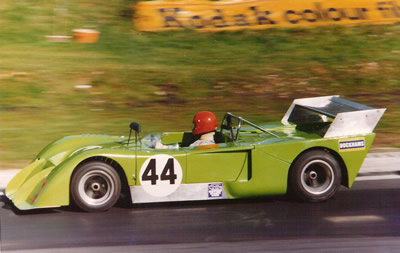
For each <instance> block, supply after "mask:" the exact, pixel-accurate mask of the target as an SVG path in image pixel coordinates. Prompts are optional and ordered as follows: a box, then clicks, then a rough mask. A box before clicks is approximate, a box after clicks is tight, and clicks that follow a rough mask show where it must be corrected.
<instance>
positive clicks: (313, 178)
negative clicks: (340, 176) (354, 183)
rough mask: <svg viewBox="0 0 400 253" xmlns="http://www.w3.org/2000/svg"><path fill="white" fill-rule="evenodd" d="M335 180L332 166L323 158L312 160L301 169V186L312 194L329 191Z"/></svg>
mask: <svg viewBox="0 0 400 253" xmlns="http://www.w3.org/2000/svg"><path fill="white" fill-rule="evenodd" d="M334 180H335V175H334V173H333V168H332V166H331V165H330V164H329V163H327V162H325V161H323V160H313V161H311V162H309V163H307V164H306V166H304V168H303V170H302V171H301V184H302V186H303V188H304V189H305V190H306V191H307V192H309V193H311V194H313V195H318V194H323V193H325V192H327V191H329V190H330V189H331V187H332V185H333V182H334Z"/></svg>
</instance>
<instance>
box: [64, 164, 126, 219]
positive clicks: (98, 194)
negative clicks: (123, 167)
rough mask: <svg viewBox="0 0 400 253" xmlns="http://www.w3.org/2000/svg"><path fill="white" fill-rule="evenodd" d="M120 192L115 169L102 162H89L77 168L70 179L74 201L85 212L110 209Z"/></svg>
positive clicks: (118, 178) (119, 181)
mask: <svg viewBox="0 0 400 253" xmlns="http://www.w3.org/2000/svg"><path fill="white" fill-rule="evenodd" d="M120 194H121V180H120V177H119V175H118V173H117V171H115V169H114V168H113V167H112V166H110V165H108V164H106V163H103V162H89V163H85V164H83V165H81V166H79V167H78V168H77V170H76V171H75V173H74V174H73V176H72V180H71V197H72V200H73V201H74V203H75V204H76V205H77V206H78V207H79V208H81V209H82V210H85V211H87V212H102V211H106V210H108V209H110V208H111V207H112V206H114V204H115V203H116V202H117V201H118V199H119V196H120Z"/></svg>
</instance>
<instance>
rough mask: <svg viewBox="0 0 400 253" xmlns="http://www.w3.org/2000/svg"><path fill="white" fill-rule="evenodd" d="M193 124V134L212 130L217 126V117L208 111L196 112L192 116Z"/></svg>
mask: <svg viewBox="0 0 400 253" xmlns="http://www.w3.org/2000/svg"><path fill="white" fill-rule="evenodd" d="M193 124H194V126H193V130H192V133H193V134H194V135H198V134H204V133H208V132H212V131H215V130H217V128H218V120H217V117H216V116H215V115H214V113H212V112H208V111H202V112H198V113H197V114H196V115H195V116H194V118H193Z"/></svg>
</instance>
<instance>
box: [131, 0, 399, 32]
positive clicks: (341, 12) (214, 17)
mask: <svg viewBox="0 0 400 253" xmlns="http://www.w3.org/2000/svg"><path fill="white" fill-rule="evenodd" d="M134 9H135V23H136V27H137V28H138V29H139V30H140V31H163V30H171V29H194V30H199V31H222V30H239V29H266V28H275V27H315V26H322V25H332V24H334V25H338V24H340V25H357V24H380V23H394V22H399V21H400V2H399V0H394V1H379V0H378V1H377V0H359V1H347V0H232V1H214V2H211V1H200V0H181V1H144V2H139V3H138V4H137V5H136V6H134Z"/></svg>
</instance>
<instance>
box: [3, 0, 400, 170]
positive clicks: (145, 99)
mask: <svg viewBox="0 0 400 253" xmlns="http://www.w3.org/2000/svg"><path fill="white" fill-rule="evenodd" d="M134 2H135V1H132V0H113V1H105V0H82V1H58V0H54V1H48V0H46V1H44V0H35V1H33V0H18V1H12V0H2V1H0V169H8V168H21V164H22V166H23V165H24V163H26V162H27V161H29V160H31V159H33V158H34V156H35V155H36V154H37V153H38V152H39V151H40V150H41V149H42V148H43V147H44V146H45V145H47V144H48V143H49V142H50V141H53V140H55V139H57V138H60V137H62V136H65V135H75V134H84V133H96V134H109V135H128V134H129V123H130V122H131V121H137V122H140V123H141V124H142V129H143V131H144V132H153V131H176V130H191V128H192V117H193V115H194V114H195V113H196V112H197V111H199V110H210V111H213V112H214V113H215V114H217V116H218V117H219V118H221V117H222V116H223V114H224V113H225V112H226V111H231V112H234V113H236V114H238V115H241V116H243V117H246V118H248V119H249V120H251V121H254V122H257V123H263V122H267V121H279V120H280V119H281V117H282V116H283V114H284V113H285V111H286V110H287V108H288V107H289V105H290V104H291V102H292V100H293V99H295V98H303V97H312V96H324V95H341V96H343V97H344V98H346V99H350V100H354V101H356V102H359V103H363V104H366V105H369V106H373V107H378V108H382V107H385V108H388V109H387V111H386V113H385V115H384V116H383V118H382V120H381V121H380V123H379V125H378V127H377V129H376V132H377V133H378V135H377V138H376V141H375V144H374V146H375V147H379V146H387V147H400V131H399V126H400V102H399V99H400V78H399V76H400V24H392V25H361V26H354V27H343V26H328V27H320V28H313V29H301V28H296V29H268V30H260V31H250V30H244V31H236V32H196V31H190V30H185V31H170V32H160V33H143V32H139V31H137V30H136V29H135V24H134V22H133V15H134V9H133V8H132V5H133V4H134ZM74 29H95V30H96V31H99V32H100V36H99V39H98V40H97V42H96V43H79V42H77V41H75V40H74V39H73V38H72V39H69V37H66V38H64V37H62V38H64V40H65V42H58V43H56V42H52V41H51V40H52V37H48V36H73V30H74ZM46 36H47V37H46Z"/></svg>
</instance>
